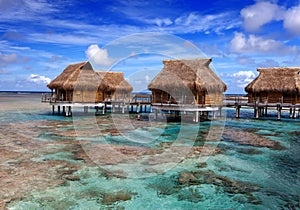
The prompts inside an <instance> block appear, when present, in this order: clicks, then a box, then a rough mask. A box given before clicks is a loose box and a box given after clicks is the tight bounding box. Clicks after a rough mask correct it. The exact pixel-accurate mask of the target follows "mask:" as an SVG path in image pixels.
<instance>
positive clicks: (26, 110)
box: [0, 94, 300, 209]
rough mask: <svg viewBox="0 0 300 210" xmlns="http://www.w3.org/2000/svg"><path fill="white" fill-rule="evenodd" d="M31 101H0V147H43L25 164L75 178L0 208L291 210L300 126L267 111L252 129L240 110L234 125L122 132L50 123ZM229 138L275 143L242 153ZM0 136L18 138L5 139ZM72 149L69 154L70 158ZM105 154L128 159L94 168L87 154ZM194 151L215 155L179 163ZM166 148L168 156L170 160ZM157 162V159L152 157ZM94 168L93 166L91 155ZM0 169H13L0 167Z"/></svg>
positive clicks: (230, 114) (79, 121) (174, 125)
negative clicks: (22, 141)
mask: <svg viewBox="0 0 300 210" xmlns="http://www.w3.org/2000/svg"><path fill="white" fill-rule="evenodd" d="M39 97H40V96H39V95H35V94H33V95H32V94H29V95H26V96H24V95H22V96H18V95H17V96H16V95H14V96H10V97H8V96H7V95H0V101H1V105H2V106H1V109H0V125H1V129H0V132H1V134H2V135H1V139H0V141H4V140H5V141H6V142H7V141H9V140H11V141H13V140H15V139H13V138H21V137H22V136H24V137H26V138H29V140H28V141H32V142H36V143H45V145H47V147H49V150H47V152H45V151H44V150H45V149H44V150H43V152H41V151H39V150H34V156H30V157H29V160H26V161H31V162H38V163H43V162H45V163H46V162H47V161H49V160H57V161H63V162H66V163H67V164H72V165H73V166H74V165H75V166H76V169H75V170H73V171H72V174H71V175H72V176H73V177H75V178H73V179H70V178H69V179H67V178H66V176H65V175H62V176H60V177H54V178H53V179H55V178H56V179H62V180H63V181H64V182H62V183H60V184H53V185H47V186H42V185H41V187H38V188H35V187H33V186H30V185H29V186H27V189H26V190H25V192H26V193H23V194H21V195H20V196H19V197H17V198H16V197H14V198H13V199H12V200H10V201H9V202H7V203H6V207H7V208H8V209H299V208H300V206H299V205H300V204H299V202H300V181H299V180H300V172H299V171H300V156H299V152H300V142H299V140H300V137H299V134H300V131H299V128H300V119H289V118H288V113H285V114H284V115H285V117H283V119H282V120H281V121H277V120H276V112H274V113H272V111H271V112H270V115H271V116H269V117H265V118H264V119H261V120H256V119H253V117H252V116H253V113H252V110H242V112H241V114H242V116H241V118H240V119H238V120H237V119H235V113H234V110H233V109H226V110H224V111H223V112H224V113H223V114H224V115H226V118H223V119H222V120H218V121H206V122H200V123H199V124H197V125H195V124H189V123H185V122H184V123H181V122H169V123H167V122H164V121H161V122H154V121H148V120H144V121H137V120H136V116H134V115H130V116H129V117H128V119H129V121H128V119H125V121H126V120H127V121H126V123H128V122H131V125H129V124H126V123H125V125H118V126H117V129H116V127H114V126H115V125H114V126H112V125H113V124H116V122H117V123H119V122H120V121H118V120H119V119H120V118H122V116H121V115H116V116H115V121H114V120H113V118H114V117H112V116H111V115H110V114H106V115H98V116H96V117H95V116H94V115H93V114H90V116H84V115H82V114H80V113H79V114H78V115H76V114H74V115H73V117H69V118H66V117H62V116H52V115H51V112H50V106H49V105H47V104H41V103H40V102H39V100H40V98H39ZM95 122H96V123H95ZM126 126H127V127H126ZM16 128H18V129H16ZM213 129H217V130H219V131H221V134H222V132H223V131H224V132H226V135H224V136H223V134H222V135H219V133H218V132H217V133H218V134H217V135H215V136H214V135H212V136H213V139H211V140H205V136H206V135H207V134H208V133H209V132H212V133H215V130H213ZM232 130H233V131H238V132H239V133H240V132H244V133H245V138H247V134H249V133H252V134H255V135H256V136H257V137H259V138H262V139H267V140H271V141H276V142H279V143H280V145H281V148H280V149H278V148H277V149H274V148H269V147H263V146H257V145H251V144H250V145H249V144H248V145H246V144H243V143H241V141H235V140H234V139H235V132H231V131H232ZM9 132H14V133H16V134H20V135H16V136H17V137H16V136H11V135H6V134H7V133H9ZM5 136H7V137H5ZM248 136H249V135H248ZM250 137H251V135H250ZM9 138H11V139H9ZM239 138H243V136H242V137H241V136H240V135H239ZM239 140H240V139H239ZM242 140H243V139H242ZM250 140H251V139H250ZM72 142H79V144H77V145H76V147H75V148H74V145H73V143H72ZM49 145H50V146H49ZM78 145H79V146H80V147H82V150H80V149H78ZM107 145H113V146H114V147H113V149H116V148H122V151H123V150H128V151H129V152H127V153H125V154H128V156H130V157H131V158H133V159H132V160H131V159H129V160H128V161H118V160H114V157H112V158H111V159H113V160H114V161H115V162H113V161H112V160H111V159H109V161H112V162H109V163H108V162H105V163H104V164H103V162H101V163H100V164H99V163H98V162H97V160H98V159H97V154H96V153H99V152H101V151H102V150H101V148H105V147H107ZM196 146H205V147H209V148H213V149H214V150H213V151H215V152H213V153H212V154H211V155H208V156H202V155H198V156H197V155H196V156H195V154H194V156H189V155H188V154H189V151H192V150H193V147H196ZM172 147H173V149H174V150H172V149H171V150H170V148H172ZM53 148H55V149H53ZM138 148H143V149H145V148H146V149H148V150H149V151H150V153H151V152H152V153H151V154H150V153H149V154H146V155H142V156H137V155H136V154H135V153H134V152H136V151H138ZM178 148H179V150H180V151H182V150H181V148H188V151H187V152H186V153H184V154H183V155H182V154H181V153H180V155H181V156H182V157H183V158H179V159H178V158H176V151H179V150H176V149H178ZM46 149H47V148H46ZM167 150H170V151H171V152H172V154H170V153H167V152H166V151H167ZM78 151H79V152H78ZM130 151H131V153H130ZM132 151H134V152H132ZM153 151H154V152H153ZM157 151H160V152H157ZM80 152H83V153H86V155H87V156H89V158H90V159H91V161H90V162H89V163H87V161H86V159H84V158H78V156H77V155H78V153H80ZM103 152H107V150H103ZM132 153H134V154H132ZM165 153H167V154H166V156H163V155H162V156H159V155H161V154H165ZM178 154H179V153H178ZM107 155H108V156H109V153H108V154H106V156H107ZM111 155H114V153H111ZM156 157H158V158H156ZM18 158H19V157H16V159H18ZM100 158H102V159H103V157H102V156H101V155H100ZM104 158H107V157H104ZM124 158H127V156H126V157H124ZM164 158H165V159H164ZM96 159H97V160H96ZM22 161H24V160H22ZM151 161H152V162H151ZM153 161H154V162H153ZM60 164H61V162H60ZM1 165H2V166H3V167H14V165H9V164H7V161H6V162H2V163H1ZM52 167H53V168H49V169H48V171H47V170H46V171H45V173H54V172H55V170H56V166H52ZM28 170H29V171H30V170H31V169H30V168H28ZM29 174H30V173H29ZM36 179H39V176H37V177H36ZM16 181H17V180H16ZM38 183H39V182H37V185H38ZM20 187H21V186H20ZM7 190H8V191H9V190H10V189H7ZM17 190H18V189H16V191H17ZM23 190H24V189H23ZM0 198H1V199H4V197H0ZM5 199H7V198H5ZM0 202H1V200H0Z"/></svg>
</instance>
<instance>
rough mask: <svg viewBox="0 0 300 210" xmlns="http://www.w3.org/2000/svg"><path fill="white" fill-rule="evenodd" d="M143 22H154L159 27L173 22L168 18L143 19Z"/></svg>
mask: <svg viewBox="0 0 300 210" xmlns="http://www.w3.org/2000/svg"><path fill="white" fill-rule="evenodd" d="M144 22H146V23H148V24H156V25H157V26H159V27H161V26H169V25H171V24H173V21H172V20H171V19H170V18H155V19H145V20H144Z"/></svg>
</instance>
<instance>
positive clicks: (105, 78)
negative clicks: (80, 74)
mask: <svg viewBox="0 0 300 210" xmlns="http://www.w3.org/2000/svg"><path fill="white" fill-rule="evenodd" d="M96 73H97V74H98V76H99V77H100V78H101V82H100V89H105V90H106V91H115V90H116V91H126V92H131V91H132V90H133V87H132V86H131V85H130V84H129V82H127V81H126V80H125V79H124V73H123V72H101V71H97V72H96Z"/></svg>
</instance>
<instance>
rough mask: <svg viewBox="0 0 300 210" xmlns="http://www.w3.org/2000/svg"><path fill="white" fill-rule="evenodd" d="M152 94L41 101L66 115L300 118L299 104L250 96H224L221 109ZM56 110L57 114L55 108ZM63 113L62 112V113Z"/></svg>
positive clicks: (49, 97) (49, 96)
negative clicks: (248, 112) (158, 99)
mask: <svg viewBox="0 0 300 210" xmlns="http://www.w3.org/2000/svg"><path fill="white" fill-rule="evenodd" d="M151 99H152V95H150V94H132V95H131V97H130V100H121V99H117V100H105V101H103V102H101V103H84V102H80V103H79V102H72V101H61V100H57V99H53V98H52V97H51V94H43V95H42V102H43V103H49V104H50V105H51V106H52V113H53V114H55V112H56V113H57V114H59V115H60V114H65V115H66V116H71V115H72V111H71V110H72V109H73V108H76V107H83V108H84V112H88V109H89V108H93V109H95V110H96V113H102V114H105V113H106V112H107V110H110V111H111V112H120V113H125V112H127V113H138V114H139V113H146V112H152V111H154V112H155V115H156V114H157V112H164V111H167V112H168V113H174V114H175V115H176V116H177V115H179V114H181V112H184V113H185V112H191V113H193V114H194V115H195V121H196V122H198V120H197V119H199V116H200V115H201V114H203V113H204V114H206V115H208V113H213V116H215V115H216V113H218V115H219V116H221V112H222V107H229V108H235V110H236V118H239V117H240V115H241V109H253V115H254V117H255V118H259V117H262V116H267V115H268V110H270V109H271V110H276V111H277V119H278V120H280V119H281V112H282V110H287V111H289V117H290V118H299V116H300V104H291V103H258V102H254V103H248V98H247V97H236V96H227V97H224V100H223V104H222V106H218V107H216V106H203V105H191V104H183V103H170V102H165V103H152V100H151ZM56 107H57V111H55V108H56ZM61 108H62V110H61ZM61 111H62V112H61Z"/></svg>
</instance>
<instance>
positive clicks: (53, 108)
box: [52, 105, 55, 115]
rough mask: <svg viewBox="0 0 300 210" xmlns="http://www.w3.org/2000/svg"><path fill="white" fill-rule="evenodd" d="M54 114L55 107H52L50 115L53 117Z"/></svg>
mask: <svg viewBox="0 0 300 210" xmlns="http://www.w3.org/2000/svg"><path fill="white" fill-rule="evenodd" d="M54 112H55V106H54V105H52V115H54Z"/></svg>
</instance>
